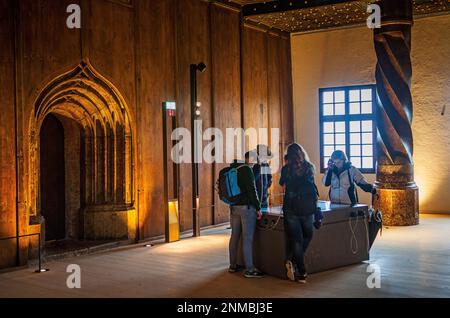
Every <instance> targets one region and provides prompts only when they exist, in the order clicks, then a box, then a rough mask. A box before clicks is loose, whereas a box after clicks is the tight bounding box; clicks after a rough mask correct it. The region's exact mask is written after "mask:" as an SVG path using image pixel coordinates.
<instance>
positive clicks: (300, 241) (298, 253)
mask: <svg viewBox="0 0 450 318" xmlns="http://www.w3.org/2000/svg"><path fill="white" fill-rule="evenodd" d="M285 161H286V165H285V166H284V167H283V168H282V170H281V177H280V185H281V186H283V187H284V189H285V195H284V200H283V215H284V230H285V235H286V237H285V238H286V270H287V273H286V274H287V277H288V278H289V279H290V280H291V281H297V282H299V283H303V284H304V283H306V278H307V273H306V268H305V259H304V256H305V253H306V251H307V249H308V247H309V244H310V242H311V240H312V237H313V231H314V229H313V227H314V223H315V220H314V216H315V214H316V212H317V201H318V194H317V187H316V185H315V183H314V174H315V167H314V165H313V164H312V163H311V162H310V160H309V157H308V154H307V153H306V151H305V150H304V149H303V147H302V146H300V145H299V144H296V143H294V144H292V145H290V146H289V147H288V149H287V154H286V156H285ZM316 221H317V220H316Z"/></svg>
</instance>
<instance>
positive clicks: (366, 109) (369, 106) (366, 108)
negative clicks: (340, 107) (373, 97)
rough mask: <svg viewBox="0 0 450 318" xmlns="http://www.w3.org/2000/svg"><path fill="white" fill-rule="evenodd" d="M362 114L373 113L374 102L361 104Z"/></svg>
mask: <svg viewBox="0 0 450 318" xmlns="http://www.w3.org/2000/svg"><path fill="white" fill-rule="evenodd" d="M361 106H362V107H361V113H362V114H372V102H365V103H362V105H361Z"/></svg>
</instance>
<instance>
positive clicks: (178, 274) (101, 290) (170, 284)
mask: <svg viewBox="0 0 450 318" xmlns="http://www.w3.org/2000/svg"><path fill="white" fill-rule="evenodd" d="M449 233H450V216H443V215H422V219H421V225H420V226H417V227H409V228H389V229H384V231H383V236H382V237H381V238H378V240H377V241H376V243H375V245H374V247H373V249H372V254H371V261H370V263H372V264H377V265H379V266H380V268H381V288H380V289H369V288H367V286H366V280H367V277H368V275H369V273H367V272H366V269H367V266H368V264H360V265H356V266H351V267H346V268H341V269H337V270H333V271H329V272H325V273H320V274H316V275H312V276H311V277H310V280H309V281H308V284H306V285H300V284H297V283H292V282H289V281H283V280H279V279H276V278H272V277H266V278H264V279H260V280H254V279H252V280H249V279H245V278H243V277H242V275H241V274H229V273H228V272H227V266H228V256H227V253H228V250H227V245H228V238H229V231H228V230H226V229H225V228H222V229H215V230H209V231H207V233H204V234H205V235H204V236H202V237H200V238H196V239H186V240H183V241H181V242H177V243H173V244H166V245H159V246H156V247H151V248H145V247H141V246H140V247H136V248H130V249H124V250H118V251H109V252H105V253H102V254H96V255H88V256H82V257H78V258H72V259H64V260H62V261H55V262H51V263H48V264H46V266H47V267H49V268H50V269H51V271H50V272H47V273H43V274H35V273H33V272H32V270H31V269H25V270H19V271H14V272H8V273H3V274H0V297H252V298H255V297H256V298H265V297H353V298H355V297H450V239H449V238H450V234H449ZM69 264H78V265H80V266H81V270H82V276H81V278H82V286H81V289H77V290H71V289H68V288H67V287H66V279H67V277H68V275H69V274H67V273H66V267H67V266H68V265H69Z"/></svg>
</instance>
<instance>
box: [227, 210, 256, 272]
mask: <svg viewBox="0 0 450 318" xmlns="http://www.w3.org/2000/svg"><path fill="white" fill-rule="evenodd" d="M255 228H256V210H255V208H254V207H250V208H249V207H248V206H246V205H245V206H241V205H239V206H232V207H231V239H230V245H229V248H230V265H231V266H232V267H235V266H236V265H237V258H238V250H239V242H240V239H241V238H242V252H243V254H244V262H245V267H246V269H247V271H250V272H251V271H253V270H254V269H255V267H254V265H253V235H254V234H255Z"/></svg>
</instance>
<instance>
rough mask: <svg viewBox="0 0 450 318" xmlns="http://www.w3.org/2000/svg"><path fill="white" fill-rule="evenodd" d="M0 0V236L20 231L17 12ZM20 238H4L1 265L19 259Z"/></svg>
mask: <svg viewBox="0 0 450 318" xmlns="http://www.w3.org/2000/svg"><path fill="white" fill-rule="evenodd" d="M13 10H14V9H13V7H12V5H11V2H10V1H9V0H0V43H1V47H2V48H1V49H0V96H1V99H0V238H2V237H13V236H15V235H16V225H17V224H16V158H15V157H16V156H15V154H16V150H15V146H16V142H15V141H16V138H15V125H14V103H15V85H14V83H15V81H14V77H15V76H14V74H15V70H14V20H13V17H14V14H13ZM16 244H17V241H16V240H7V241H0V268H2V267H9V266H13V265H14V264H15V261H16Z"/></svg>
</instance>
